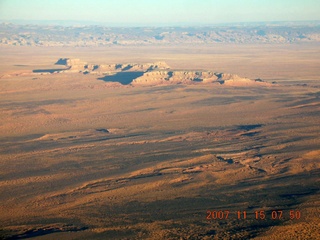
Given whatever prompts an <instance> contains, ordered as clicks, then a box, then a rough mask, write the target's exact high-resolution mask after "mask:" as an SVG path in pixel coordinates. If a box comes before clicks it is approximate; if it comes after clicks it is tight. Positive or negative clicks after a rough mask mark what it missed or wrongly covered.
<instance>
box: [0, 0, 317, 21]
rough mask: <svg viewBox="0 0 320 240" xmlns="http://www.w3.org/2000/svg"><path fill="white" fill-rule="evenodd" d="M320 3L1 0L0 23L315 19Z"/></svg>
mask: <svg viewBox="0 0 320 240" xmlns="http://www.w3.org/2000/svg"><path fill="white" fill-rule="evenodd" d="M319 11H320V2H319V1H316V0H305V1H301V0H295V1H287V0H284V1H275V0H266V1H263V2H262V1H259V2H258V1H256V2H254V1H251V0H244V1H236V0H224V1H222V0H203V1H195V0H185V1H182V0H176V1H168V0H164V1H147V0H140V1H135V0H131V1H130V0H118V1H114V0H111V1H101V0H93V1H84V0H80V1H60V0H57V1H53V0H42V1H39V0H29V1H21V0H10V1H8V0H2V1H1V2H0V16H1V17H0V21H2V22H12V23H18V24H21V23H25V24H32V23H34V24H58V25H71V24H85V25H104V26H112V27H113V26H117V27H118V26H119V27H124V26H127V27H135V26H136V27H141V26H146V27H148V26H154V27H164V26H207V25H220V24H237V23H239V24H242V23H248V24H250V23H262V22H270V23H272V22H313V21H319V20H320V18H319V14H318V13H319Z"/></svg>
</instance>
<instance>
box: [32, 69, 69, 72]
mask: <svg viewBox="0 0 320 240" xmlns="http://www.w3.org/2000/svg"><path fill="white" fill-rule="evenodd" d="M68 69H69V68H59V69H35V70H33V71H32V72H34V73H54V72H60V71H65V70H68Z"/></svg>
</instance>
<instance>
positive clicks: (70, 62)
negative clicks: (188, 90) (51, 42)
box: [56, 58, 271, 86]
mask: <svg viewBox="0 0 320 240" xmlns="http://www.w3.org/2000/svg"><path fill="white" fill-rule="evenodd" d="M56 64H57V65H64V66H65V67H66V68H65V69H63V70H61V71H56V73H63V72H65V73H68V72H78V73H83V74H99V75H101V74H102V75H104V76H105V77H104V78H99V79H101V80H104V81H106V82H108V81H110V80H108V79H109V78H110V77H111V78H112V79H113V80H112V82H119V83H122V82H121V77H122V76H121V75H120V74H121V73H128V74H130V73H131V74H132V76H133V77H132V79H131V81H129V84H131V85H133V86H138V85H166V84H194V83H218V84H225V85H231V86H243V85H264V86H269V85H271V84H270V83H267V82H264V81H262V80H261V79H256V80H252V79H249V78H243V77H240V76H238V75H236V74H229V73H219V72H214V71H190V70H185V71H182V70H172V69H170V66H169V65H168V64H166V63H165V62H155V63H144V64H141V63H120V64H100V65H96V64H88V63H86V62H82V61H81V60H80V59H71V58H60V59H59V60H58V61H57V62H56ZM133 73H141V74H140V75H139V76H137V75H136V74H133ZM118 75H119V76H118ZM117 76H118V78H117ZM117 79H118V80H117ZM122 84H123V83H122ZM126 84H128V83H126Z"/></svg>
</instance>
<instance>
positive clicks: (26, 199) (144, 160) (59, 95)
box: [0, 43, 320, 240]
mask: <svg viewBox="0 0 320 240" xmlns="http://www.w3.org/2000/svg"><path fill="white" fill-rule="evenodd" d="M0 51H1V54H0V61H1V66H0V68H1V69H0V111H1V115H0V159H1V160H0V202H1V205H0V236H1V237H3V238H5V239H6V238H7V239H22V238H29V237H33V238H35V239H264V240H265V239H319V237H320V233H319V229H320V220H319V217H320V211H319V206H320V200H319V199H320V198H319V196H320V192H319V185H320V182H319V180H320V179H319V174H320V163H319V155H320V138H319V133H320V101H319V94H320V90H319V89H320V82H319V80H320V79H319V77H320V68H319V66H320V48H319V44H318V43H314V44H311V43H310V44H308V43H302V44H231V43H230V44H227V43H226V44H224V43H221V44H215V45H199V46H191V45H187V44H184V45H176V46H141V47H139V46H111V47H108V46H106V47H41V46H36V47H31V46H30V47H28V46H2V47H1V50H0ZM59 58H78V59H81V60H83V61H86V62H88V63H92V64H115V63H140V64H144V63H153V62H159V61H162V62H165V63H166V64H168V66H170V68H171V69H176V70H179V71H181V70H183V71H191V70H197V71H202V70H203V71H206V70H209V71H213V72H220V73H232V74H237V75H239V76H241V77H247V78H250V79H262V80H263V81H265V82H267V83H270V84H267V85H260V84H252V85H250V84H249V85H241V84H240V85H237V84H235V85H233V84H231V85H225V84H216V83H203V82H193V83H192V84H154V85H150V86H149V85H148V86H146V85H133V84H127V85H121V84H120V83H116V82H105V81H102V80H101V79H100V80H99V79H98V78H101V76H99V75H97V74H91V73H90V74H83V73H77V72H72V73H66V72H61V73H52V74H41V73H33V72H32V71H33V70H35V69H51V68H56V69H58V68H61V66H58V65H54V63H55V62H57V60H58V59H59ZM280 215H281V216H280Z"/></svg>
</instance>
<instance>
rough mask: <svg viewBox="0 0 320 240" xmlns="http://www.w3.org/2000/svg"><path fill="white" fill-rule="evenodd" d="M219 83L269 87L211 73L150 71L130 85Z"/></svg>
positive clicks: (240, 78) (249, 80)
mask: <svg viewBox="0 0 320 240" xmlns="http://www.w3.org/2000/svg"><path fill="white" fill-rule="evenodd" d="M191 83H219V84H225V85H230V86H244V85H265V86H267V85H270V84H269V83H266V82H263V81H262V80H260V79H259V80H252V79H249V78H242V77H239V76H238V75H235V74H226V73H215V72H212V71H151V72H146V73H144V74H143V75H142V76H141V77H138V78H136V79H134V80H133V81H132V85H159V84H191Z"/></svg>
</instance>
